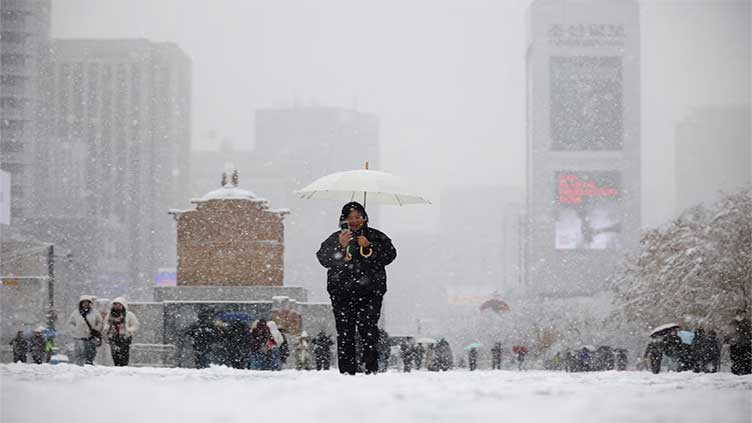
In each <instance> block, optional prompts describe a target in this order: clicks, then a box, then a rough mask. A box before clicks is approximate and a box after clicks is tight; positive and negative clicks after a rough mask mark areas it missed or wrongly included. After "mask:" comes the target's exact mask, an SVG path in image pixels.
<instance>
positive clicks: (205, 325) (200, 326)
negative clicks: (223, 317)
mask: <svg viewBox="0 0 752 423" xmlns="http://www.w3.org/2000/svg"><path fill="white" fill-rule="evenodd" d="M185 335H186V336H187V337H189V338H191V341H192V346H193V359H194V365H195V366H196V368H197V369H204V368H207V367H209V364H210V362H211V350H212V346H213V345H214V343H215V342H217V340H218V339H219V328H218V327H217V325H216V323H215V318H214V312H213V311H212V310H210V309H203V310H200V311H199V313H198V320H196V322H194V323H193V324H191V325H190V326H188V328H186V330H185Z"/></svg>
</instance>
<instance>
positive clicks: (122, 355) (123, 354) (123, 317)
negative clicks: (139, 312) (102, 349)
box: [103, 297, 140, 367]
mask: <svg viewBox="0 0 752 423" xmlns="http://www.w3.org/2000/svg"><path fill="white" fill-rule="evenodd" d="M139 326H140V323H139V321H138V318H137V317H136V315H135V314H134V313H133V312H132V311H129V310H128V302H127V301H126V300H125V298H123V297H120V298H115V299H114V300H112V302H111V303H110V309H109V312H108V313H107V317H106V319H105V321H104V330H103V332H104V339H105V341H106V342H107V343H108V344H110V351H111V353H112V361H113V363H115V366H118V367H122V366H127V365H128V363H129V362H130V353H131V343H132V342H133V336H134V335H135V334H136V332H138V328H139Z"/></svg>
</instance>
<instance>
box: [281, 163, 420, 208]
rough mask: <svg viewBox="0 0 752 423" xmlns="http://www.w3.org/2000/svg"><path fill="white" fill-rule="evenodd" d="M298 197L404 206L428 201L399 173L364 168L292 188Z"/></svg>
mask: <svg viewBox="0 0 752 423" xmlns="http://www.w3.org/2000/svg"><path fill="white" fill-rule="evenodd" d="M295 194H297V195H298V198H300V199H305V200H309V199H322V200H339V201H358V202H361V203H362V204H363V206H365V205H366V201H371V202H373V203H376V204H385V205H397V206H404V205H407V204H431V202H430V201H428V200H426V199H425V198H423V197H422V196H421V195H420V194H418V193H416V192H414V191H412V190H411V189H410V187H409V186H408V185H407V183H406V182H405V181H404V180H403V179H402V178H400V177H398V176H395V175H392V174H391V173H386V172H379V171H376V170H368V163H366V168H365V169H360V170H349V171H346V172H337V173H332V174H330V175H326V176H323V177H321V178H319V179H317V180H315V181H313V182H312V183H311V184H309V185H308V186H306V187H305V188H303V189H301V190H299V191H295Z"/></svg>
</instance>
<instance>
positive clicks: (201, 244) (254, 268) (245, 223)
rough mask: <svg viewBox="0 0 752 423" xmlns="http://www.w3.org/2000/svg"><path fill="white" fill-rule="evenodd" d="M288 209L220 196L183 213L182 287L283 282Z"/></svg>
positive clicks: (179, 271) (180, 219)
mask: <svg viewBox="0 0 752 423" xmlns="http://www.w3.org/2000/svg"><path fill="white" fill-rule="evenodd" d="M284 216H285V213H284V212H278V211H272V210H269V209H268V206H267V204H266V202H263V201H259V200H248V199H216V200H208V201H201V202H198V203H197V208H196V209H195V210H191V211H187V212H182V213H180V214H178V215H177V217H176V218H177V222H178V228H177V232H178V245H177V254H178V268H177V284H178V285H194V286H195V285H219V286H282V283H283V280H284V223H283V220H284Z"/></svg>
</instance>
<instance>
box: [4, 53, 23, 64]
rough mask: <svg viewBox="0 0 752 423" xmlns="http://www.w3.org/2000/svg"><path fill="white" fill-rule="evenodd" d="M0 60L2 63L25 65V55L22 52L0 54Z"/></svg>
mask: <svg viewBox="0 0 752 423" xmlns="http://www.w3.org/2000/svg"><path fill="white" fill-rule="evenodd" d="M0 61H1V62H2V64H4V65H21V66H23V65H25V64H26V56H24V55H23V54H3V55H2V56H0Z"/></svg>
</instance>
